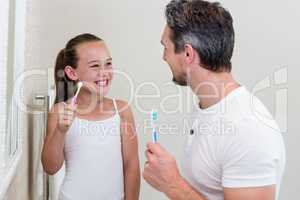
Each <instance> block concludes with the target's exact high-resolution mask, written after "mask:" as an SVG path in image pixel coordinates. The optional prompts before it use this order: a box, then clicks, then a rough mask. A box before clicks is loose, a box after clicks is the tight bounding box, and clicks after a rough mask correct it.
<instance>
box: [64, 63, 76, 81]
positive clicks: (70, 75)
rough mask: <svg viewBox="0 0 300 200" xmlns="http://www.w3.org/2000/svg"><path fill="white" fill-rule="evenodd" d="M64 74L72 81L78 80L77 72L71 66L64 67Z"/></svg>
mask: <svg viewBox="0 0 300 200" xmlns="http://www.w3.org/2000/svg"><path fill="white" fill-rule="evenodd" d="M64 71H65V73H66V76H67V77H68V78H69V79H71V80H72V81H77V80H78V76H77V73H76V71H75V69H74V68H73V67H71V66H66V67H65V69H64Z"/></svg>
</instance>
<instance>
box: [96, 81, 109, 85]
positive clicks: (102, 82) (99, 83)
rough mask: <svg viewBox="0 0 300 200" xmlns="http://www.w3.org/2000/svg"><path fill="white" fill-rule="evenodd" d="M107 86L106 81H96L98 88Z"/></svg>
mask: <svg viewBox="0 0 300 200" xmlns="http://www.w3.org/2000/svg"><path fill="white" fill-rule="evenodd" d="M106 84H107V81H106V80H105V81H97V85H99V86H105V85H106Z"/></svg>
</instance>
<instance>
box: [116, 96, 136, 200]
mask: <svg viewBox="0 0 300 200" xmlns="http://www.w3.org/2000/svg"><path fill="white" fill-rule="evenodd" d="M117 104H118V107H119V108H120V109H119V111H120V117H121V134H122V153H123V166H124V167H123V168H124V187H125V188H124V191H125V200H138V199H139V193H140V166H139V156H138V138H137V134H136V130H135V124H134V118H133V114H132V112H131V109H130V106H129V105H128V104H127V103H126V102H123V101H117Z"/></svg>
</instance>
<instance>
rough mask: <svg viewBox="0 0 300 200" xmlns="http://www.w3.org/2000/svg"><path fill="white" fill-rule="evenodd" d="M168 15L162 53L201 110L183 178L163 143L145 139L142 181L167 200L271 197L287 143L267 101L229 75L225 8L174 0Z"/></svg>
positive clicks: (229, 45) (229, 24)
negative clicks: (167, 199) (147, 141)
mask: <svg viewBox="0 0 300 200" xmlns="http://www.w3.org/2000/svg"><path fill="white" fill-rule="evenodd" d="M166 19H167V25H166V27H165V29H164V33H163V35H162V39H161V43H162V45H163V46H164V48H165V49H164V57H163V58H164V60H165V61H166V62H167V63H168V64H169V66H170V68H171V71H172V73H173V81H174V82H176V83H177V84H179V85H182V86H186V85H187V86H189V87H190V88H191V89H192V91H193V93H194V94H195V95H197V97H198V98H199V108H197V110H196V111H195V115H194V118H193V126H192V128H191V130H190V134H189V136H188V139H187V142H186V146H185V150H184V153H185V154H184V155H185V156H184V160H183V163H182V169H183V174H184V176H183V175H181V173H180V172H179V170H178V166H177V164H176V161H175V159H174V158H173V157H172V156H171V155H170V154H169V153H168V152H167V151H166V150H165V149H164V148H163V147H162V146H161V145H160V144H158V143H148V145H147V148H148V149H147V151H146V157H147V162H146V163H145V166H144V172H143V177H144V179H145V180H146V181H147V182H148V183H149V184H150V185H152V186H153V187H154V188H155V189H157V190H159V191H161V192H163V193H165V194H166V196H167V197H168V198H169V199H172V200H221V199H225V200H274V199H276V198H277V197H278V191H279V188H280V181H281V178H282V174H283V170H284V165H285V148H284V144H283V140H282V136H281V134H280V132H279V129H278V126H277V125H276V123H275V122H274V120H273V118H272V117H271V115H270V114H269V112H268V111H267V109H266V108H265V106H264V105H263V104H262V103H261V102H260V101H259V100H258V99H257V98H256V97H254V96H253V95H251V94H250V93H249V92H248V90H247V89H246V88H245V87H243V86H240V85H239V84H238V83H237V82H236V81H235V80H234V78H233V76H232V75H231V73H230V72H231V57H232V53H233V47H234V29H233V25H232V23H233V22H232V21H233V20H232V17H231V15H230V13H229V12H228V11H227V10H225V9H224V8H223V7H221V6H220V4H218V3H210V2H206V1H202V0H172V1H171V2H170V3H169V4H168V5H167V7H166ZM257 113H259V114H257ZM262 116H265V117H262ZM210 127H213V128H210Z"/></svg>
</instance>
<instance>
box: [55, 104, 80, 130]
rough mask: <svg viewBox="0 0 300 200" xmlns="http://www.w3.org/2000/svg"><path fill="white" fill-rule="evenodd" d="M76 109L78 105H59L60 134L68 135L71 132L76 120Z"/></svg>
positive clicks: (58, 125)
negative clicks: (70, 129)
mask: <svg viewBox="0 0 300 200" xmlns="http://www.w3.org/2000/svg"><path fill="white" fill-rule="evenodd" d="M76 109H77V104H72V103H68V104H67V103H65V102H63V103H62V104H61V105H59V113H58V124H57V129H58V130H59V131H60V132H62V133H66V132H67V131H68V130H69V128H70V126H71V125H72V123H73V120H74V118H75V112H76Z"/></svg>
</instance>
